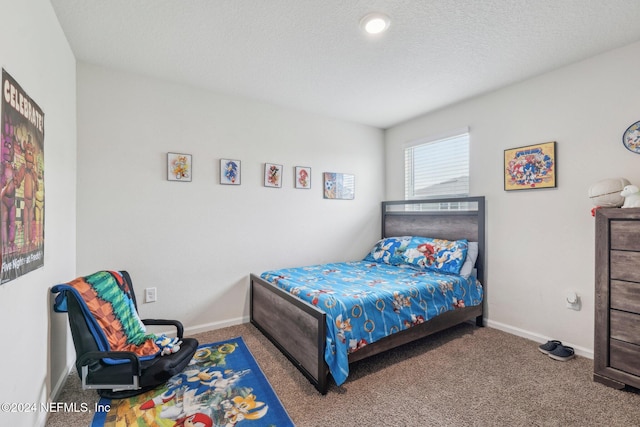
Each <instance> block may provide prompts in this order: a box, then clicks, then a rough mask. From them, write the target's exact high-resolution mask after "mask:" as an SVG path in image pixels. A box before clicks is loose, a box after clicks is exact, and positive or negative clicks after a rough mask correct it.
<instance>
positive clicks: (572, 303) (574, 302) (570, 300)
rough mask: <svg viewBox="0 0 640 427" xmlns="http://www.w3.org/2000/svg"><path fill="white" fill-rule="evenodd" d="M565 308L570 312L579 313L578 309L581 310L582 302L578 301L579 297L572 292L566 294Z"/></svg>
mask: <svg viewBox="0 0 640 427" xmlns="http://www.w3.org/2000/svg"><path fill="white" fill-rule="evenodd" d="M566 300H567V308H570V309H571V310H576V311H580V309H581V308H582V302H581V301H580V296H579V295H578V294H577V293H575V292H573V291H570V292H567V298H566Z"/></svg>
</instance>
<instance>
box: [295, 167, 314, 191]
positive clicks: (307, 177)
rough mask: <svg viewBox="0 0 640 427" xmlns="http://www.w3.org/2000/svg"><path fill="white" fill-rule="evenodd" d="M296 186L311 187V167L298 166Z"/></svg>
mask: <svg viewBox="0 0 640 427" xmlns="http://www.w3.org/2000/svg"><path fill="white" fill-rule="evenodd" d="M295 179H296V185H295V187H296V188H311V168H310V167H307V166H296V176H295Z"/></svg>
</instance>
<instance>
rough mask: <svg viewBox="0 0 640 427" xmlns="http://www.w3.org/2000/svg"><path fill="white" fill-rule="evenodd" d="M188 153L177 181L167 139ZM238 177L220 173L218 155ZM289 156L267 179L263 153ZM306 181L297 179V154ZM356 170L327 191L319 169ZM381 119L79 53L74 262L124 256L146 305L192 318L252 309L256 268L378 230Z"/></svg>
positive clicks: (316, 256)
mask: <svg viewBox="0 0 640 427" xmlns="http://www.w3.org/2000/svg"><path fill="white" fill-rule="evenodd" d="M167 152H182V153H188V154H192V155H193V181H192V182H190V183H183V182H169V181H167V178H166V174H167V168H166V153H167ZM220 158H232V159H239V160H241V162H242V176H241V179H242V181H241V182H242V184H241V185H240V186H229V185H220V184H219V159H220ZM264 162H271V163H278V164H283V165H284V172H285V173H284V182H283V187H282V188H279V189H276V188H266V187H264V186H263V163H264ZM296 165H297V166H310V167H311V168H312V181H311V182H312V188H311V189H310V190H300V189H294V188H293V168H294V166H296ZM326 171H329V172H343V173H353V174H355V177H356V196H355V200H352V201H346V200H324V199H323V197H322V194H323V192H322V189H323V183H322V172H326ZM383 195H384V143H383V132H382V131H381V130H379V129H375V128H371V127H367V126H362V125H356V124H351V123H347V122H341V121H337V120H333V119H328V118H323V117H320V116H316V115H311V114H307V113H304V112H298V111H293V110H287V109H282V108H278V107H274V106H271V105H266V104H261V103H258V102H255V101H250V100H246V99H242V98H237V97H231V96H225V95H220V94H216V93H212V92H206V91H203V90H201V89H196V88H191V87H187V86H181V85H177V84H173V83H169V82H165V81H160V80H153V79H150V78H145V77H141V76H138V75H133V74H127V73H122V72H118V71H115V70H109V69H105V68H102V67H98V66H95V65H90V64H80V65H79V67H78V222H77V233H78V240H77V242H78V274H79V275H86V274H90V273H92V272H94V271H96V270H101V269H125V270H128V271H129V272H130V273H131V275H132V279H133V282H134V286H135V288H136V290H137V295H138V296H139V298H138V299H139V300H141V299H142V296H143V289H144V288H146V287H150V286H155V287H157V288H158V302H155V303H149V304H140V307H139V308H140V312H141V314H142V316H143V317H156V318H158V317H164V318H176V319H180V320H181V321H182V322H183V323H184V324H185V327H186V328H187V331H188V332H196V331H200V330H204V329H210V328H216V327H221V326H225V325H228V324H233V323H239V322H243V321H247V320H248V318H247V316H248V310H249V303H248V301H249V300H248V277H249V273H251V272H255V273H260V272H262V271H263V270H266V269H272V268H279V267H287V266H299V265H305V264H312V263H322V262H328V261H335V260H348V259H359V258H362V257H363V256H364V255H365V253H366V251H368V250H369V248H370V247H371V246H372V245H373V243H374V242H375V241H376V240H377V239H378V238H379V235H380V226H379V221H380V215H379V211H380V201H381V200H382V198H383Z"/></svg>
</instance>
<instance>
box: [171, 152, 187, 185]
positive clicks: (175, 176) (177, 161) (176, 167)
mask: <svg viewBox="0 0 640 427" xmlns="http://www.w3.org/2000/svg"><path fill="white" fill-rule="evenodd" d="M191 175H192V166H191V154H179V153H167V179H168V180H169V181H183V182H191Z"/></svg>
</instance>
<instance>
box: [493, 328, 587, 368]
mask: <svg viewBox="0 0 640 427" xmlns="http://www.w3.org/2000/svg"><path fill="white" fill-rule="evenodd" d="M485 325H487V326H488V327H490V328H494V329H499V330H501V331H504V332H507V333H509V334H511V335H516V336H519V337H522V338H526V339H529V340H531V341H535V342H539V343H541V344H542V343H545V342H547V341H549V340H552V339H555V338H550V337H545V336H543V335H540V334H537V333H534V332H530V331H527V330H524V329H520V328H516V327H515V326H510V325H505V324H504V323H500V322H496V321H494V320H489V319H485ZM563 344H565V345H568V346H570V347H573V350H574V351H575V352H576V355H578V356H583V357H586V358H588V359H593V350H592V349H588V348H584V347H580V346H576V345H574V344H572V343H570V342H563Z"/></svg>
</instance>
